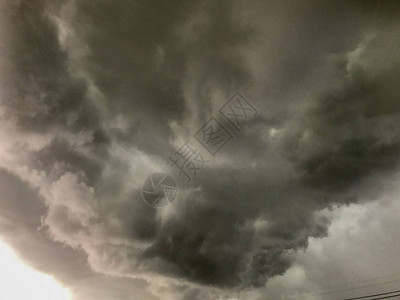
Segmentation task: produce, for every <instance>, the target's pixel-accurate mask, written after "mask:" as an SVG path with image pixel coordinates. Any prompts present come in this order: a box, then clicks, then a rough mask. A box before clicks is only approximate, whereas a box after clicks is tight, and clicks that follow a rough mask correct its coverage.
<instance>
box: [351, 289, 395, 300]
mask: <svg viewBox="0 0 400 300" xmlns="http://www.w3.org/2000/svg"><path fill="white" fill-rule="evenodd" d="M394 293H400V290H397V291H392V292H385V293H380V294H374V295H367V296H360V297H354V298H346V299H344V300H356V299H365V298H370V297H375V296H383V295H389V294H394Z"/></svg>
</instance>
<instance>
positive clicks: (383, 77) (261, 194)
mask: <svg viewBox="0 0 400 300" xmlns="http://www.w3.org/2000/svg"><path fill="white" fill-rule="evenodd" d="M1 6H2V7H1V11H2V20H1V22H2V23H3V24H2V28H6V30H5V29H1V30H2V37H1V39H2V40H1V43H0V44H1V61H0V63H1V68H2V70H4V72H2V74H1V87H0V93H1V100H2V106H1V110H0V113H1V114H0V116H1V121H2V127H1V128H0V135H1V137H2V140H3V142H2V143H1V144H0V155H1V159H0V161H1V167H2V168H3V169H4V170H6V172H7V174H11V175H7V176H14V177H15V178H18V184H25V185H26V187H25V188H27V189H29V191H30V193H31V194H32V195H35V197H36V198H35V199H36V200H35V201H41V205H38V206H36V204H35V205H33V204H28V206H29V205H33V206H34V207H33V208H32V209H34V210H38V211H37V212H36V213H34V214H33V215H32V216H31V217H32V222H33V223H32V224H35V226H37V227H40V230H41V232H42V231H45V232H46V234H47V238H48V239H50V240H46V243H54V242H59V243H63V244H65V245H67V246H69V247H71V248H72V249H74V250H71V253H74V254H68V255H71V258H69V259H71V260H74V259H78V258H73V257H72V256H73V255H75V252H76V253H79V255H78V254H76V255H77V256H79V259H82V256H84V255H86V257H87V262H88V264H89V266H90V270H86V269H85V271H86V272H89V273H88V274H91V273H90V272H93V271H96V272H98V273H101V274H103V275H111V276H114V278H115V280H117V279H120V278H125V279H126V280H139V279H133V278H145V279H149V281H150V282H151V283H152V284H154V282H156V283H157V282H158V283H159V285H160V286H162V285H163V284H164V283H163V280H171V282H170V283H169V284H171V285H172V284H174V285H175V287H176V289H177V290H180V289H181V290H182V291H183V290H185V287H184V286H185V285H186V284H193V285H201V286H209V287H211V286H212V287H215V288H226V287H238V288H244V287H249V286H252V287H254V286H256V287H259V286H264V285H265V283H266V281H267V280H268V279H270V278H273V277H275V276H277V275H282V274H284V273H285V272H286V271H287V270H288V268H289V267H290V266H291V261H292V254H293V253H294V252H296V251H297V250H299V249H305V248H306V247H307V246H308V240H309V238H310V237H314V238H322V237H324V236H325V235H326V234H327V230H328V228H329V224H330V220H329V218H328V217H326V216H323V215H321V214H318V213H317V212H319V211H321V210H323V209H326V208H330V207H332V206H333V205H341V204H348V203H351V202H358V201H361V200H366V199H376V198H378V197H379V195H380V193H381V187H382V184H381V183H382V178H386V177H387V176H390V174H391V172H392V171H394V170H396V168H397V162H398V160H399V147H400V128H399V124H400V122H399V118H400V114H399V113H400V105H399V101H398V93H397V89H396V88H397V84H396V82H397V78H398V76H399V75H400V64H399V63H400V56H399V53H398V49H399V47H400V39H399V34H398V33H399V32H400V28H399V26H398V24H397V23H396V17H398V13H399V10H398V7H397V5H396V4H392V3H391V2H389V1H388V2H386V4H383V3H382V2H380V1H366V2H361V1H360V2H359V1H346V2H344V1H343V2H341V1H338V2H335V4H333V2H332V3H330V4H327V3H326V4H321V3H320V2H319V1H300V2H297V3H296V4H293V3H286V2H285V1H282V2H279V4H278V3H272V2H271V3H267V2H266V3H258V2H255V1H254V2H253V1H249V2H244V1H218V2H215V1H189V2H185V1H167V2H159V1H158V2H156V1H122V0H121V1H114V2H110V1H102V0H96V1H72V0H71V1H44V0H43V1H35V2H34V3H33V2H32V1H24V0H21V1H18V2H3V3H2V4H1ZM325 11H329V13H328V14H327V15H324V16H321V13H322V12H325ZM383 17H385V19H383ZM234 90H240V91H242V92H244V93H245V94H246V95H248V96H249V99H250V101H251V102H252V103H253V104H254V105H255V106H256V107H257V108H258V110H259V117H258V118H257V119H256V120H254V121H253V122H250V123H248V124H246V126H245V127H244V128H243V130H242V132H241V133H240V135H239V136H237V137H236V139H235V140H234V141H232V142H231V143H230V144H229V147H226V148H225V149H224V150H223V151H222V152H221V153H220V154H218V155H217V157H216V159H215V160H214V161H213V162H212V163H210V164H208V165H207V167H206V169H204V170H202V172H200V173H199V174H198V176H197V177H196V178H195V181H194V183H193V186H192V187H191V189H188V188H184V187H182V188H181V190H180V195H179V196H178V197H177V199H176V200H175V201H174V203H173V204H172V205H170V206H169V207H168V208H166V209H163V210H154V209H152V208H150V207H148V206H146V204H145V203H144V202H143V201H142V200H141V196H140V188H141V185H142V183H143V182H144V180H145V179H146V177H147V176H148V175H150V174H151V173H154V172H159V171H160V170H166V169H167V170H168V169H169V165H168V155H169V154H170V153H171V152H172V151H174V149H176V147H177V146H178V145H179V143H180V141H183V140H186V139H187V138H189V137H190V136H191V135H192V134H193V133H194V132H195V131H196V129H197V128H199V127H200V126H201V125H202V124H203V122H205V121H206V120H207V119H208V118H209V117H210V116H212V115H215V114H216V113H217V111H218V108H219V107H221V105H222V104H223V103H224V102H225V101H226V99H227V97H228V96H229V95H230V94H232V92H233V91H234ZM170 171H171V172H173V170H171V169H170ZM14 177H12V178H14ZM28 194H29V193H28V192H27V197H28ZM32 201H33V200H32ZM32 203H33V202H32ZM6 205H9V204H6ZM21 213H22V212H21ZM10 222H11V221H10ZM11 223H12V222H11ZM40 238H41V239H45V237H44V236H42V235H41V236H40ZM20 247H21V248H22V247H23V246H20ZM31 260H33V259H31ZM52 272H54V273H56V271H54V270H52ZM77 272H78V271H77ZM60 273H62V272H60ZM57 274H58V273H57ZM88 276H89V275H88ZM99 276H100V275H99ZM59 277H62V276H61V275H59ZM67 277H68V278H69V276H67ZM166 278H167V279H166ZM63 279H64V280H66V279H65V278H63ZM99 280H100V279H99ZM101 280H103V278H102V279H101ZM68 282H69V283H70V284H71V285H75V286H76V285H77V283H76V282H71V281H68ZM118 284H119V285H120V286H121V285H124V284H123V282H122V283H121V282H120V281H118ZM155 285H157V284H155ZM158 288H159V287H158ZM152 289H153V290H154V289H157V287H152ZM160 290H162V288H160ZM208 293H211V294H210V295H209V296H207V295H208ZM212 293H213V291H212V290H210V291H204V290H201V289H200V288H198V289H192V290H189V291H188V292H187V294H186V295H185V293H184V292H182V294H184V296H183V299H193V298H196V297H197V298H199V299H200V298H202V299H205V298H206V297H210V298H213V297H214V296H212V295H213V294H212ZM82 297H83V296H82ZM88 297H89V296H88ZM93 297H94V296H93ZM115 297H118V296H115ZM121 297H124V296H121ZM171 297H174V296H171ZM185 297H186V298H185Z"/></svg>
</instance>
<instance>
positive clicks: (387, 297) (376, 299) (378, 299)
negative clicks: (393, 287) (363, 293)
mask: <svg viewBox="0 0 400 300" xmlns="http://www.w3.org/2000/svg"><path fill="white" fill-rule="evenodd" d="M397 296H399V297H400V294H396V295H391V296H386V297H380V298H372V299H370V300H380V299H389V298H394V297H397Z"/></svg>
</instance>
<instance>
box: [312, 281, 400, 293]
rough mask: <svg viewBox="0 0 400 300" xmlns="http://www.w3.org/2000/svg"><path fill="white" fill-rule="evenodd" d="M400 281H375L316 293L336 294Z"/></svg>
mask: <svg viewBox="0 0 400 300" xmlns="http://www.w3.org/2000/svg"><path fill="white" fill-rule="evenodd" d="M399 281H400V279H396V280H390V281H386V282H381V283H373V284H368V285H363V286H357V287H351V288H347V289H343V290H335V291H327V292H323V293H319V294H316V295H318V296H323V295H328V294H335V293H339V292H347V291H352V290H358V289H363V288H366V287H372V286H380V285H386V284H389V283H393V282H399Z"/></svg>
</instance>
